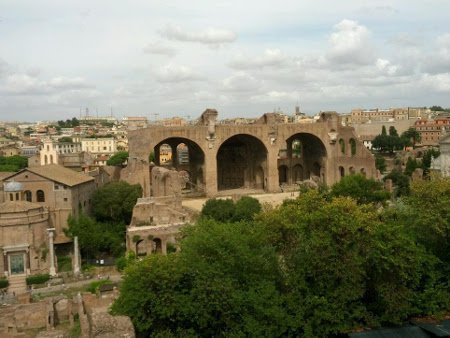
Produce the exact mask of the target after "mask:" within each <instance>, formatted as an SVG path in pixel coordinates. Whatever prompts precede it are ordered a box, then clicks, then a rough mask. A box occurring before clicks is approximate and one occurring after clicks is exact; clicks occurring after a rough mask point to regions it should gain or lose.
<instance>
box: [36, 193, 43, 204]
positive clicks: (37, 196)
mask: <svg viewBox="0 0 450 338" xmlns="http://www.w3.org/2000/svg"><path fill="white" fill-rule="evenodd" d="M36 201H37V202H45V194H44V192H43V191H42V190H38V191H36Z"/></svg>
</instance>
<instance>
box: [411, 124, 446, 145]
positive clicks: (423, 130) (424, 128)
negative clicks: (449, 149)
mask: <svg viewBox="0 0 450 338" xmlns="http://www.w3.org/2000/svg"><path fill="white" fill-rule="evenodd" d="M414 127H415V128H416V130H417V131H418V132H419V134H420V138H421V141H420V144H421V145H423V146H438V145H439V139H440V138H441V135H442V132H443V131H449V130H450V118H436V119H422V120H417V121H416V122H415V124H414Z"/></svg>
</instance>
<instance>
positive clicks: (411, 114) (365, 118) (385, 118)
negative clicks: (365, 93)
mask: <svg viewBox="0 0 450 338" xmlns="http://www.w3.org/2000/svg"><path fill="white" fill-rule="evenodd" d="M430 113H431V111H430V110H429V109H426V108H413V107H406V108H389V109H379V108H375V109H361V108H357V109H352V111H351V113H350V119H349V122H351V123H352V124H358V123H370V122H394V121H403V120H409V119H420V118H425V117H426V116H428V114H430Z"/></svg>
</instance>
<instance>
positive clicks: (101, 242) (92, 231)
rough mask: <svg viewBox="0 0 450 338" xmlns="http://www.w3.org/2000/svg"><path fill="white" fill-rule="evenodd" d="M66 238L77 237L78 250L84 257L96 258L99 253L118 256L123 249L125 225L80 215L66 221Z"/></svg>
mask: <svg viewBox="0 0 450 338" xmlns="http://www.w3.org/2000/svg"><path fill="white" fill-rule="evenodd" d="M68 224H69V227H68V228H67V229H66V230H65V233H66V235H67V236H69V237H71V238H73V237H74V236H78V241H79V243H80V250H81V252H82V254H83V255H84V256H87V257H97V256H98V255H99V254H100V253H106V254H111V255H114V256H120V255H121V254H122V253H123V251H124V249H125V225H124V224H123V223H122V224H121V223H117V224H107V223H100V222H97V221H96V220H95V219H93V218H91V217H89V216H87V215H85V214H81V215H80V216H79V217H77V218H75V217H73V216H70V217H69V219H68Z"/></svg>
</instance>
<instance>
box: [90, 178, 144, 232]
mask: <svg viewBox="0 0 450 338" xmlns="http://www.w3.org/2000/svg"><path fill="white" fill-rule="evenodd" d="M141 196H142V188H141V186H140V185H139V184H134V185H131V184H129V183H127V182H124V181H119V182H111V183H108V184H106V185H105V186H103V187H101V188H100V189H98V190H97V191H96V192H95V193H94V195H93V197H92V211H93V215H94V216H95V218H96V219H97V220H98V221H100V222H106V223H108V222H109V223H124V224H129V223H130V221H131V216H132V214H133V207H134V205H135V204H136V201H137V199H138V198H139V197H141Z"/></svg>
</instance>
